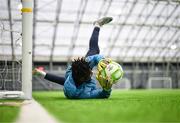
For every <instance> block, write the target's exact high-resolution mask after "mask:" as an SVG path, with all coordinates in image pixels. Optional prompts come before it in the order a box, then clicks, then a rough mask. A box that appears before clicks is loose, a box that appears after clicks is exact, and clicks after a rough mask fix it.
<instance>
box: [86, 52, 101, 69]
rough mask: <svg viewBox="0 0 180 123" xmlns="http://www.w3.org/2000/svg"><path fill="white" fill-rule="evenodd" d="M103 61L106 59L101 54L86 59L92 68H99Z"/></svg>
mask: <svg viewBox="0 0 180 123" xmlns="http://www.w3.org/2000/svg"><path fill="white" fill-rule="evenodd" d="M102 59H104V57H103V56H102V55H99V54H97V55H92V56H88V57H86V61H87V62H89V65H90V67H91V68H93V67H95V66H97V65H98V63H99V61H100V60H102Z"/></svg>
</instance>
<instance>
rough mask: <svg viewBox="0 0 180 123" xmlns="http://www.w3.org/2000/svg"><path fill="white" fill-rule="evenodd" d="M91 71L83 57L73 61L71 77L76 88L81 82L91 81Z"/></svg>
mask: <svg viewBox="0 0 180 123" xmlns="http://www.w3.org/2000/svg"><path fill="white" fill-rule="evenodd" d="M91 75H92V71H91V68H90V66H89V63H88V62H87V61H86V60H85V58H84V57H82V58H77V59H74V61H73V62H72V77H73V79H74V81H75V84H76V86H79V85H81V84H82V83H83V82H85V81H88V80H90V79H91Z"/></svg>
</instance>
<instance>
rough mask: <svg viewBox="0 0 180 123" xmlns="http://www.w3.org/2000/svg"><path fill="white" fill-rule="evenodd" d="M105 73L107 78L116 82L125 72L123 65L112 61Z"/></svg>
mask: <svg viewBox="0 0 180 123" xmlns="http://www.w3.org/2000/svg"><path fill="white" fill-rule="evenodd" d="M105 74H106V77H107V79H108V80H111V81H112V82H113V84H114V83H116V82H118V80H119V79H121V78H122V77H123V74H124V72H123V69H122V67H121V66H120V65H119V64H118V63H116V62H113V61H112V62H111V63H109V64H108V65H107V66H106V68H105Z"/></svg>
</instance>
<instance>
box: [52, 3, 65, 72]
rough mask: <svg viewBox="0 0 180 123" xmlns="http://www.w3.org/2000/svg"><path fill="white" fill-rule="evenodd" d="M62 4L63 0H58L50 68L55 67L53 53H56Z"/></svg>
mask: <svg viewBox="0 0 180 123" xmlns="http://www.w3.org/2000/svg"><path fill="white" fill-rule="evenodd" d="M61 6H62V0H57V4H56V18H55V22H54V32H53V37H52V45H51V51H50V59H49V65H50V70H52V67H53V53H54V46H55V41H56V35H57V29H58V21H59V15H60V12H61Z"/></svg>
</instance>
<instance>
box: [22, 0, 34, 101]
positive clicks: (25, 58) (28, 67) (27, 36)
mask: <svg viewBox="0 0 180 123" xmlns="http://www.w3.org/2000/svg"><path fill="white" fill-rule="evenodd" d="M22 4H23V8H22V9H21V11H22V91H23V92H24V98H25V99H31V98H32V28H33V25H32V24H33V19H32V17H33V0H22Z"/></svg>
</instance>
